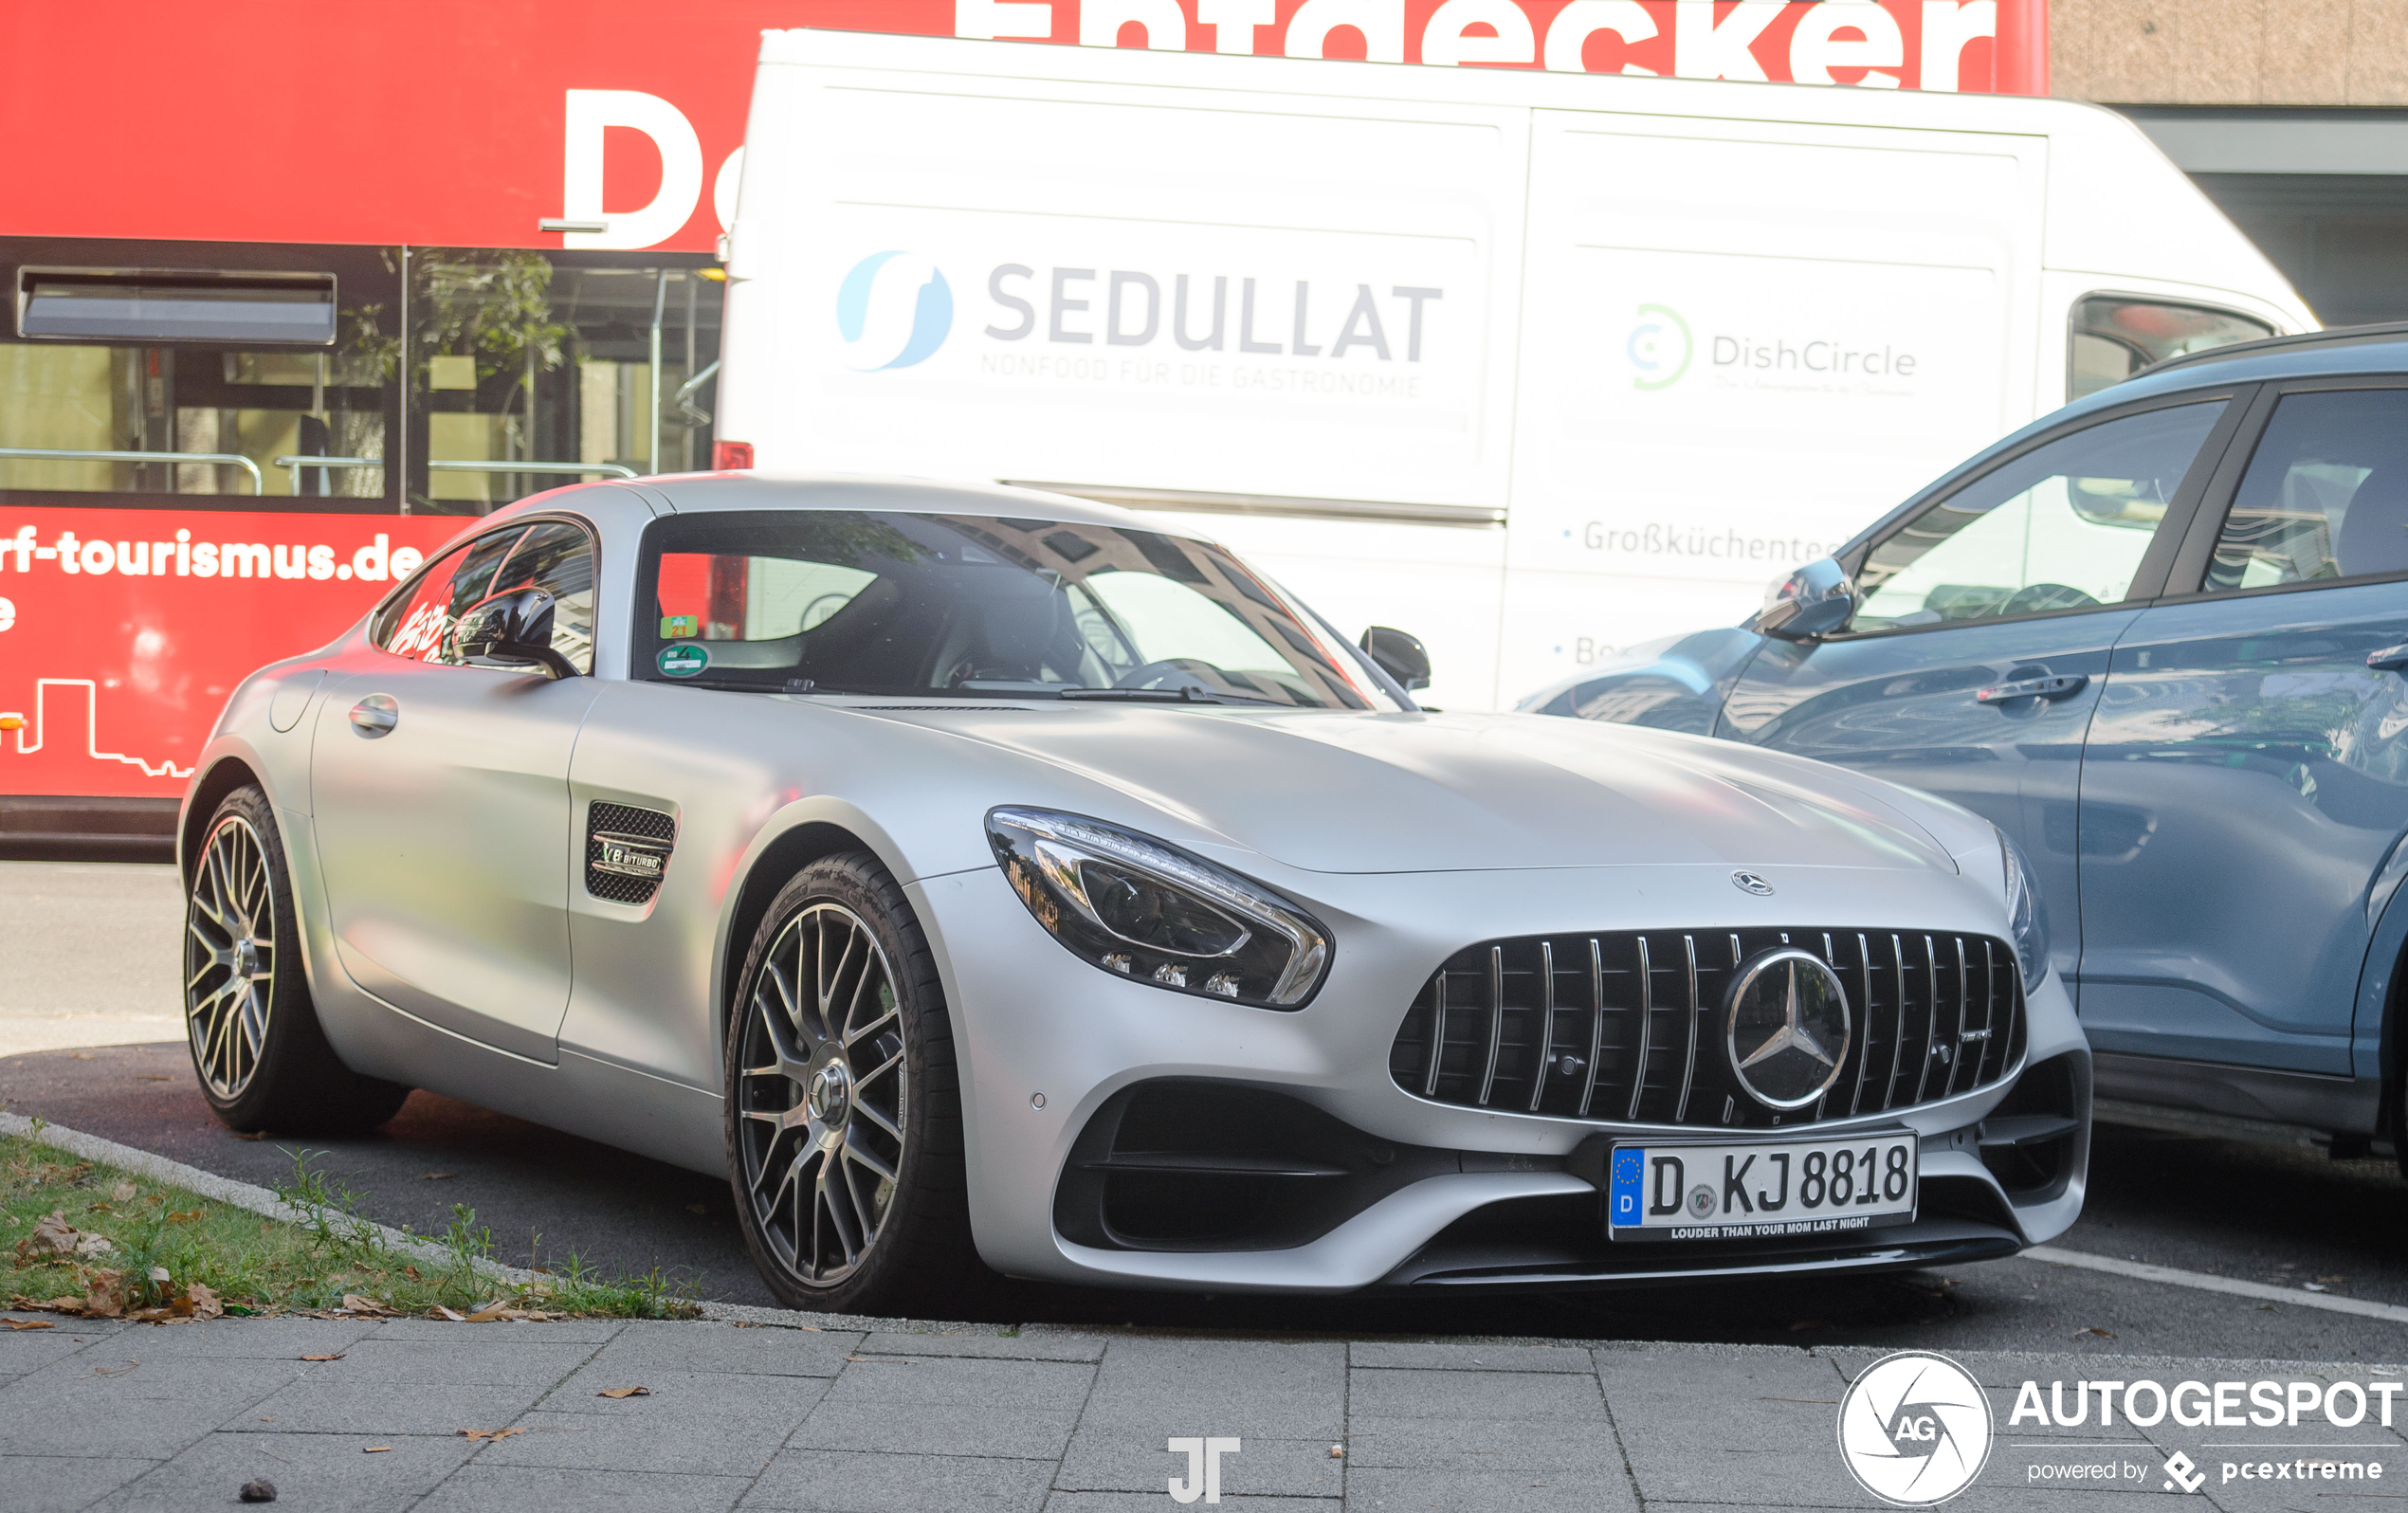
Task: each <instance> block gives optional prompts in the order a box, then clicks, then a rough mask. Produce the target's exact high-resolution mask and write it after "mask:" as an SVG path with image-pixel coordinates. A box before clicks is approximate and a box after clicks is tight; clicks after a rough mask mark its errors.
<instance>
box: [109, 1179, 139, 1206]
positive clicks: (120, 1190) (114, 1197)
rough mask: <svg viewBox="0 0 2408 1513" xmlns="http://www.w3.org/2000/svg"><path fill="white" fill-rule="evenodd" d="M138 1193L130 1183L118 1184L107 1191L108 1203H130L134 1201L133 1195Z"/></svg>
mask: <svg viewBox="0 0 2408 1513" xmlns="http://www.w3.org/2000/svg"><path fill="white" fill-rule="evenodd" d="M138 1191H140V1190H139V1189H137V1187H135V1185H134V1184H133V1183H131V1182H119V1184H118V1185H117V1186H115V1187H113V1188H111V1189H109V1201H110V1202H112V1203H131V1202H133V1201H134V1194H136V1193H137V1192H138Z"/></svg>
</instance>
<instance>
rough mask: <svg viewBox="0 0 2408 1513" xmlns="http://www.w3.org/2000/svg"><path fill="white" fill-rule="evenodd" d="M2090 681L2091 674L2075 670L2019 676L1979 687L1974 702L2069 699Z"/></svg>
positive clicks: (2000, 702) (1998, 702)
mask: <svg viewBox="0 0 2408 1513" xmlns="http://www.w3.org/2000/svg"><path fill="white" fill-rule="evenodd" d="M2089 682H2090V677H2089V674H2088V673H2082V672H2075V673H2068V674H2065V675H2063V676H2061V677H2053V678H2018V679H2016V681H2015V682H2013V683H2002V684H1997V685H1995V686H1993V687H1989V688H1981V689H1977V690H1976V691H1975V693H1974V696H1973V697H1974V702H1977V703H1984V704H2002V703H2005V702H2007V701H2008V700H2010V699H2069V698H2071V697H2072V696H2073V695H2075V694H2078V693H2080V692H2081V691H2082V690H2083V689H2084V688H2085V687H2087V686H2089Z"/></svg>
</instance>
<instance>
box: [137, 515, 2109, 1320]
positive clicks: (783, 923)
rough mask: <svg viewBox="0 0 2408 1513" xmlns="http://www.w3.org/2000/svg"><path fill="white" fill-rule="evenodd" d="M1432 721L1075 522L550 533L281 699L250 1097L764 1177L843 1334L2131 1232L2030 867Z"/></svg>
mask: <svg viewBox="0 0 2408 1513" xmlns="http://www.w3.org/2000/svg"><path fill="white" fill-rule="evenodd" d="M1426 676H1427V661H1426V658H1424V657H1423V656H1422V654H1421V651H1420V647H1419V644H1418V643H1416V642H1414V640H1413V639H1412V638H1411V637H1410V636H1406V635H1403V634H1401V633H1399V632H1396V631H1391V630H1384V629H1382V630H1375V631H1373V632H1372V633H1370V634H1369V635H1367V636H1366V637H1365V648H1358V647H1354V646H1351V645H1349V644H1348V643H1347V642H1346V641H1345V639H1344V638H1343V637H1341V636H1340V635H1338V634H1337V633H1335V632H1334V631H1333V630H1332V629H1331V628H1330V626H1329V624H1328V622H1327V621H1325V620H1323V619H1322V618H1320V617H1319V616H1317V615H1316V614H1314V613H1313V612H1312V611H1310V610H1308V609H1307V608H1305V607H1304V605H1302V604H1300V603H1298V602H1297V601H1296V600H1295V599H1294V598H1292V597H1291V596H1289V595H1288V594H1286V592H1283V591H1282V590H1281V589H1280V588H1279V587H1278V586H1276V585H1275V584H1273V583H1271V582H1270V581H1268V579H1266V578H1265V577H1263V576H1262V575H1261V574H1257V573H1255V572H1253V571H1251V570H1250V569H1249V568H1248V567H1247V566H1246V565H1245V564H1244V563H1243V562H1241V561H1239V560H1238V559H1237V558H1236V557H1234V556H1231V554H1229V553H1228V552H1226V551H1224V550H1222V549H1221V548H1219V547H1217V546H1215V545H1213V544H1212V543H1211V542H1209V541H1206V540H1202V539H1198V538H1194V537H1191V536H1187V535H1181V534H1177V533H1176V532H1173V531H1169V530H1165V529H1163V528H1161V525H1160V522H1157V521H1149V520H1146V519H1145V518H1143V517H1141V516H1138V515H1133V514H1129V513H1125V512H1122V511H1120V510H1116V509H1111V508H1107V507H1104V506H1101V505H1095V504H1089V503H1086V502H1083V501H1077V500H1072V499H1065V498H1058V497H1054V496H1050V495H1046V494H1040V493H1033V492H1029V491H1025V490H1016V489H1006V488H990V487H981V486H959V487H955V486H941V485H937V484H929V483H903V482H885V481H872V480H861V479H836V478H818V479H813V478H801V479H784V480H781V479H775V478H769V477H760V476H755V475H751V474H721V475H708V476H697V477H682V478H653V479H646V480H642V481H640V482H635V483H604V484H598V485H593V486H587V487H575V488H567V489H561V490H558V491H556V492H554V493H550V494H546V495H541V496H538V497H537V498H534V499H530V500H526V501H521V502H520V503H519V504H516V505H513V506H512V507H510V508H508V509H505V510H502V511H501V512H499V513H497V514H495V515H493V516H491V517H489V518H487V519H484V520H479V521H476V522H475V523H474V524H473V526H472V528H471V529H470V530H468V531H467V532H465V533H464V535H463V537H462V538H461V539H459V540H458V541H456V542H455V543H453V544H452V546H451V547H449V548H448V549H447V550H446V551H445V552H443V553H441V554H439V555H438V556H435V557H434V559H433V560H431V561H429V563H427V565H426V566H425V568H424V569H423V570H421V571H420V572H419V573H418V574H416V575H414V576H413V577H411V578H410V580H409V581H407V582H405V583H403V584H402V585H400V586H399V587H398V588H396V589H394V590H393V592H392V593H391V594H389V595H388V596H387V597H386V599H385V600H384V602H383V603H382V604H380V605H379V606H378V607H377V608H376V609H375V611H374V612H373V613H371V614H370V615H369V616H368V617H367V618H366V619H365V620H364V621H363V622H362V623H361V624H360V625H359V626H357V627H356V629H353V630H352V631H351V633H350V634H348V635H346V636H344V637H343V638H342V639H341V640H339V641H337V642H336V643H335V644H334V645H332V646H329V647H324V648H322V649H321V650H319V651H316V652H313V653H311V654H310V655H308V656H304V657H296V658H293V659H291V660H290V661H287V662H283V663H280V664H278V665H274V666H271V667H267V668H265V669H264V670H262V671H261V672H259V673H258V674H257V675H255V676H253V677H252V678H251V679H250V680H248V681H247V682H246V683H245V684H243V685H242V686H241V687H240V688H239V689H237V690H236V691H235V693H234V695H233V698H232V700H231V701H230V702H229V703H228V707H227V710H226V713H225V717H224V718H223V720H221V721H220V722H219V725H218V727H217V730H216V733H215V734H214V736H213V737H212V738H211V739H210V743H209V746H208V748H207V751H206V753H205V754H204V756H203V757H202V759H201V761H200V763H199V766H198V769H197V775H196V776H195V777H194V779H193V782H192V790H191V793H190V794H189V795H188V797H187V799H186V803H185V810H184V815H183V821H182V832H181V856H182V865H183V869H184V874H185V877H186V879H187V882H188V884H189V885H190V891H191V909H190V920H189V924H190V928H189V929H188V931H187V934H186V939H185V977H186V981H187V988H186V995H187V1012H188V1015H189V1020H190V1027H191V1031H192V1062H193V1066H194V1068H195V1070H196V1071H197V1072H198V1074H199V1077H200V1081H201V1085H202V1086H203V1088H204V1089H205V1090H206V1092H207V1094H208V1097H209V1100H210V1103H211V1105H212V1106H213V1107H215V1108H216V1109H217V1111H218V1113H219V1115H220V1116H221V1117H222V1118H223V1119H224V1120H225V1121H227V1122H228V1124H231V1125H233V1126H234V1127H235V1128H237V1129H242V1130H260V1129H276V1130H286V1131H293V1132H297V1133H298V1132H305V1131H313V1130H314V1131H332V1130H338V1129H354V1130H356V1129H363V1128H367V1127H371V1126H374V1125H376V1124H378V1123H381V1122H382V1121H385V1120H386V1119H389V1118H390V1117H392V1113H393V1112H394V1110H395V1109H396V1108H397V1107H398V1106H399V1104H400V1103H401V1100H402V1099H403V1098H404V1097H405V1096H406V1092H407V1089H409V1088H410V1087H428V1088H432V1089H436V1090H439V1091H441V1092H444V1093H447V1094H449V1095H451V1096H454V1097H457V1098H463V1099H466V1100H469V1101H472V1102H474V1103H480V1104H483V1105H485V1106H488V1107H492V1108H497V1109H502V1110H506V1111H508V1112H511V1113H514V1114H518V1115H521V1116H523V1117H525V1118H528V1119H531V1120H536V1121H541V1122H543V1123H546V1124H550V1125H555V1126H557V1127H559V1128H561V1129H565V1130H571V1131H575V1132H576V1133H577V1134H580V1135H584V1136H588V1137H591V1138H593V1139H598V1140H604V1141H608V1142H610V1143H611V1144H613V1145H617V1146H621V1147H624V1148H626V1149H628V1150H631V1151H638V1152H642V1153H643V1154H645V1155H648V1156H652V1157H656V1158H660V1159H663V1160H666V1161H672V1162H676V1163H679V1164H681V1165H684V1166H688V1167H692V1168H694V1169H696V1170H699V1171H705V1172H711V1173H715V1174H716V1173H724V1174H725V1175H726V1176H727V1178H728V1180H729V1182H730V1183H731V1184H732V1186H733V1188H734V1193H735V1197H736V1207H737V1210H738V1212H739V1214H740V1215H741V1219H742V1223H743V1226H744V1231H745V1237H746V1240H747V1242H748V1243H749V1245H750V1246H751V1248H752V1251H753V1254H754V1256H755V1257H756V1259H757V1262H758V1264H759V1266H760V1268H761V1270H762V1272H763V1274H764V1275H765V1276H766V1277H767V1278H768V1280H769V1282H770V1285H772V1286H773V1287H774V1288H775V1291H776V1292H777V1294H778V1295H779V1296H780V1297H782V1298H784V1299H786V1300H788V1301H789V1302H791V1303H794V1304H796V1305H800V1306H807V1307H821V1308H839V1309H848V1310H864V1311H867V1310H888V1309H896V1308H910V1307H917V1308H919V1309H921V1311H928V1310H941V1309H942V1307H943V1306H944V1303H945V1300H946V1299H947V1297H948V1293H947V1292H946V1290H945V1289H948V1288H952V1287H955V1286H958V1285H964V1284H966V1283H969V1282H972V1281H975V1280H976V1279H978V1278H980V1277H983V1276H985V1275H987V1274H988V1269H987V1268H991V1269H992V1270H993V1271H1000V1272H1004V1273H1008V1274H1011V1275H1015V1276H1022V1277H1032V1278H1045V1279H1051V1280H1056V1281H1062V1282H1076V1283H1088V1284H1100V1285H1140V1286H1157V1287H1179V1288H1195V1289H1208V1290H1212V1291H1216V1292H1227V1291H1244V1290H1256V1291H1295V1292H1342V1291H1347V1290H1350V1289H1354V1288H1360V1287H1368V1286H1375V1285H1378V1286H1390V1287H1408V1286H1422V1287H1428V1286H1473V1285H1504V1286H1523V1287H1538V1288H1550V1289H1560V1288H1568V1287H1578V1286H1583V1285H1608V1284H1618V1283H1628V1282H1633V1281H1645V1280H1656V1279H1663V1278H1667V1277H1673V1276H1684V1277H1701V1276H1737V1275H1745V1274H1756V1273H1764V1272H1771V1271H1796V1270H1815V1271H1833V1270H1860V1271H1862V1270H1879V1269H1883V1268H1895V1267H1914V1266H1925V1265H1931V1264H1936V1263H1944V1262H1959V1261H1966V1260H1974V1259H1979V1258H1982V1257H1988V1256H2002V1255H2007V1254H2011V1253H2013V1252H2014V1251H2015V1250H2016V1249H2019V1248H2021V1247H2023V1246H2026V1245H2030V1244H2034V1243H2036V1242H2038V1241H2042V1240H2045V1239H2048V1238H2049V1237H2051V1236H2052V1235H2054V1234H2056V1233H2058V1232H2059V1231H2061V1230H2064V1229H2065V1228H2066V1227H2067V1226H2068V1225H2069V1224H2071V1222H2072V1221H2073V1218H2074V1215H2075V1213H2076V1212H2078V1210H2079V1209H2080V1207H2081V1203H2082V1189H2083V1179H2084V1171H2085V1165H2086V1162H2087V1160H2088V1156H2089V1108H2090V1069H2089V1066H2090V1063H2089V1050H2088V1048H2086V1046H2085V1044H2084V1041H2083V1037H2082V1031H2081V1030H2080V1029H2079V1027H2078V1026H2077V1025H2076V1023H2075V1021H2074V1016H2073V1012H2072V1010H2071V1006H2070V1004H2069V1002H2068V1000H2067V997H2066V994H2065V993H2064V991H2063V989H2062V987H2061V986H2060V984H2059V983H2058V981H2057V979H2056V978H2055V977H2053V976H2052V975H2050V974H2049V969H2048V960H2049V957H2048V948H2047V941H2046V939H2045V936H2046V929H2047V926H2046V921H2045V917H2044V915H2043V914H2042V912H2041V909H2040V905H2039V902H2038V901H2037V900H2035V899H2034V895H2033V893H2032V890H2031V887H2030V885H2029V884H2028V883H2027V881H2026V878H2027V873H2026V870H2025V867H2024V866H2023V864H2022V862H2021V860H2020V858H2019V857H2018V856H2017V854H2016V850H2015V848H2013V847H2012V846H2010V845H2008V844H2007V843H2006V842H2005V841H2003V840H2002V838H2001V837H2000V836H1999V834H1998V831H1997V830H1995V829H1992V827H1991V826H1990V825H1988V824H1987V823H1984V822H1983V821H1981V820H1979V819H1977V818H1975V817H1974V816H1973V815H1971V814H1969V813H1967V812H1966V811H1963V810H1961V809H1958V808H1955V807H1953V806H1951V805H1948V804H1945V803H1942V802H1940V801H1937V800H1935V799H1931V798H1928V797H1925V796H1923V795H1920V794H1917V793H1910V792H1907V791H1906V790H1902V789H1898V788H1893V787H1890V786H1888V785H1886V784H1884V783H1881V782H1878V781H1876V780H1873V779H1871V778H1868V777H1864V776H1860V775H1853V774H1851V773H1849V772H1845V771H1842V770H1840V769H1837V768H1833V767H1826V766H1823V765H1820V764H1818V763H1815V762H1809V761H1802V760H1798V759H1796V758H1793V757H1785V756H1781V755H1779V754H1777V753H1773V752H1767V751H1760V750H1754V749H1750V748H1747V747H1740V746H1733V745H1730V744H1728V743H1725V742H1718V741H1708V740H1704V739H1698V738H1689V737H1686V736H1679V735H1672V734H1669V733H1664V732H1658V731H1651V730H1645V729H1639V728H1635V727H1631V726H1609V725H1596V724H1589V723H1585V722H1578V721H1572V720H1546V719H1541V718H1538V717H1535V716H1519V715H1464V714H1444V713H1440V712H1437V711H1434V710H1425V709H1422V708H1419V707H1417V706H1416V704H1415V703H1414V700H1413V697H1412V695H1411V693H1410V692H1409V691H1408V689H1409V686H1410V685H1413V684H1416V683H1418V682H1419V681H1420V680H1421V679H1423V678H1426Z"/></svg>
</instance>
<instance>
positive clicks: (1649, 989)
mask: <svg viewBox="0 0 2408 1513" xmlns="http://www.w3.org/2000/svg"><path fill="white" fill-rule="evenodd" d="M1635 939H1637V941H1638V946H1639V1049H1638V1055H1637V1056H1636V1057H1635V1058H1634V1059H1633V1061H1632V1063H1631V1108H1630V1112H1629V1113H1627V1114H1624V1115H1623V1116H1622V1117H1623V1118H1624V1119H1626V1120H1633V1121H1635V1120H1636V1119H1637V1118H1638V1117H1639V1099H1640V1098H1641V1097H1643V1096H1644V1095H1645V1094H1646V1092H1647V1050H1648V1045H1647V1043H1648V1031H1649V1030H1650V1029H1651V1027H1652V1026H1653V1025H1654V1022H1655V973H1654V969H1653V968H1651V967H1650V966H1649V965H1648V959H1647V937H1646V936H1643V935H1642V936H1638V937H1636V938H1635Z"/></svg>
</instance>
